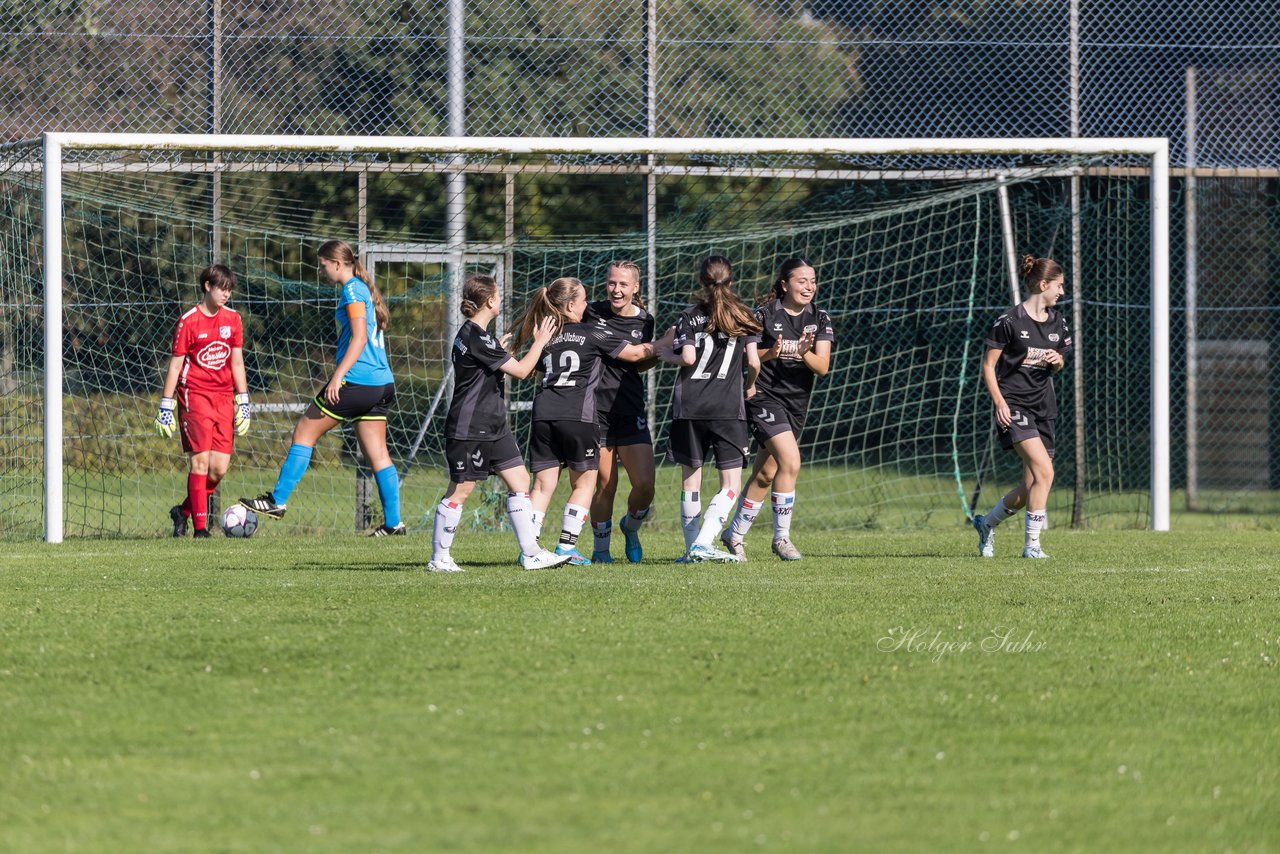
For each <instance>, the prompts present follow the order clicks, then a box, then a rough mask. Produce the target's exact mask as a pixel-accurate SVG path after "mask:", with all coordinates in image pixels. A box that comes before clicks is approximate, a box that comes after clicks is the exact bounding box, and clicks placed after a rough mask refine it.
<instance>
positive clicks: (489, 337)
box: [480, 332, 498, 347]
mask: <svg viewBox="0 0 1280 854" xmlns="http://www.w3.org/2000/svg"><path fill="white" fill-rule="evenodd" d="M480 340H481V341H483V342H484V343H485V344H486V345H487V346H489V347H494V346H497V343H498V342H496V341H494V340H493V336H492V335H490V334H489V333H487V332H486V333H485V334H484V335H481V336H480Z"/></svg>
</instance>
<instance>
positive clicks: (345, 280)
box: [240, 240, 405, 537]
mask: <svg viewBox="0 0 1280 854" xmlns="http://www.w3.org/2000/svg"><path fill="white" fill-rule="evenodd" d="M316 254H317V255H318V256H319V264H320V273H321V274H322V275H323V276H324V277H325V278H326V279H328V280H329V281H331V282H333V283H334V284H335V285H338V286H339V298H338V307H337V309H336V310H335V311H334V319H335V320H337V322H338V351H337V357H336V360H337V366H336V367H335V368H334V370H333V375H332V376H331V377H330V378H329V382H328V383H327V384H326V385H325V387H324V388H323V389H321V391H320V393H319V394H317V395H316V396H315V399H314V400H313V401H311V403H310V405H309V406H307V409H306V411H305V412H303V413H302V417H301V418H300V419H298V423H297V426H295V427H294V429H293V444H292V445H290V446H289V451H288V453H287V454H286V456H285V460H284V464H283V465H282V466H281V467H280V476H279V477H278V478H277V479H276V485H275V486H274V487H273V488H272V489H271V491H270V492H264V493H263V494H261V495H259V496H258V497H257V498H241V499H240V503H241V504H243V505H244V506H245V507H248V508H249V509H250V510H253V511H255V512H257V513H261V514H263V515H265V516H269V517H270V518H272V519H280V518H282V517H283V516H284V514H285V509H286V505H287V504H288V501H289V497H290V496H291V495H292V494H293V490H294V488H295V487H296V486H297V485H298V482H299V481H301V480H302V476H303V475H304V474H306V472H307V468H308V467H309V466H310V465H311V454H312V449H313V448H315V444H316V442H317V441H319V440H320V437H321V436H323V435H324V434H325V433H328V432H329V431H330V430H332V429H333V428H334V427H337V426H338V425H339V424H341V423H342V422H344V421H353V422H355V425H356V438H357V439H359V441H360V449H361V450H362V451H364V458H365V460H366V461H368V463H369V466H370V467H371V468H372V469H373V476H374V480H375V481H376V482H377V484H378V497H379V498H380V499H381V500H382V513H383V522H382V524H381V525H379V526H378V527H377V528H375V529H374V530H373V531H372V532H371V533H370V536H374V537H385V536H390V535H394V534H403V533H405V527H404V524H403V523H402V522H401V521H400V478H399V476H398V475H397V473H396V467H395V466H394V465H392V463H391V454H390V453H389V452H388V451H387V412H388V410H389V409H390V408H391V404H392V402H393V401H394V400H395V398H396V387H395V379H394V377H392V375H391V367H390V365H389V364H388V363H387V348H386V341H385V335H386V331H387V323H388V321H389V319H390V315H389V314H388V312H387V306H386V304H385V303H384V302H383V300H382V294H380V293H379V292H378V288H377V286H376V285H374V283H373V277H372V276H370V275H369V272H368V271H367V270H366V269H365V268H364V265H363V264H362V263H360V260H359V259H358V258H357V257H356V255H355V253H354V252H352V251H351V247H350V246H348V245H347V244H346V243H344V242H343V241H341V240H330V241H328V242H326V243H323V244H321V246H320V249H319V250H318V251H317V253H316Z"/></svg>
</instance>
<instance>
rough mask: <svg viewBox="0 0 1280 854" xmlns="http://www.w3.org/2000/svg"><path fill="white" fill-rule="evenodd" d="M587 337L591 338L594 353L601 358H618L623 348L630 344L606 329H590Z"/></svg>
mask: <svg viewBox="0 0 1280 854" xmlns="http://www.w3.org/2000/svg"><path fill="white" fill-rule="evenodd" d="M588 335H590V336H591V342H592V344H593V345H594V346H595V348H596V351H597V352H598V353H599V354H600V355H601V356H608V357H609V358H611V359H616V358H618V354H619V353H621V352H622V350H623V348H624V347H626V346H627V345H628V344H630V343H631V342H630V341H628V340H627V339H625V338H623V337H622V336H621V335H614V334H613V332H611V331H610V330H608V329H592V330H591V331H590V332H589V333H588Z"/></svg>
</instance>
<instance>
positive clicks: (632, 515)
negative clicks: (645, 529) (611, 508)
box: [619, 507, 653, 534]
mask: <svg viewBox="0 0 1280 854" xmlns="http://www.w3.org/2000/svg"><path fill="white" fill-rule="evenodd" d="M652 509H653V508H652V507H645V508H643V509H640V510H631V511H628V512H627V515H625V516H623V517H622V521H621V522H620V523H619V524H620V525H621V527H622V530H624V531H627V532H629V533H632V534H634V533H635V532H636V531H639V530H640V526H641V525H643V524H644V523H645V522H646V521H647V520H648V518H649V511H650V510H652Z"/></svg>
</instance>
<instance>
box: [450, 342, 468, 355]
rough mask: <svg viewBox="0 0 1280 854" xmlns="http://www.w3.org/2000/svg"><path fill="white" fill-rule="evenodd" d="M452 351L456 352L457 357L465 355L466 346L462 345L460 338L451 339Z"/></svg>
mask: <svg viewBox="0 0 1280 854" xmlns="http://www.w3.org/2000/svg"><path fill="white" fill-rule="evenodd" d="M453 349H455V350H457V351H458V355H459V356H465V355H467V345H466V344H463V343H462V339H461V338H455V339H453Z"/></svg>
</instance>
